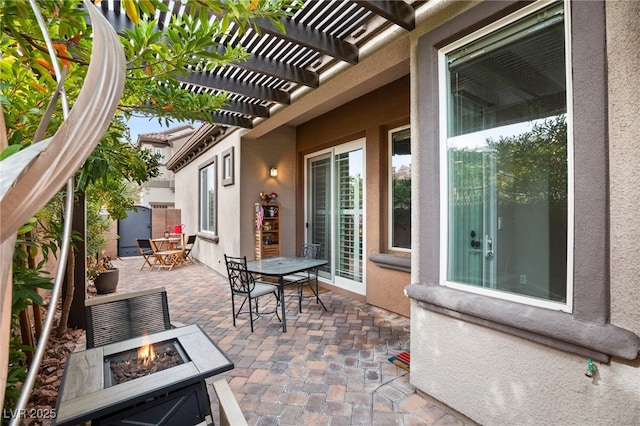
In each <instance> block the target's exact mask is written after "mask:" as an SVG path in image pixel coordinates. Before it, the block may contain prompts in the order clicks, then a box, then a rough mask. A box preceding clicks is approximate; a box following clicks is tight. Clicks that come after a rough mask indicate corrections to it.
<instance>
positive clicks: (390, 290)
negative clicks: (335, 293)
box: [297, 77, 410, 316]
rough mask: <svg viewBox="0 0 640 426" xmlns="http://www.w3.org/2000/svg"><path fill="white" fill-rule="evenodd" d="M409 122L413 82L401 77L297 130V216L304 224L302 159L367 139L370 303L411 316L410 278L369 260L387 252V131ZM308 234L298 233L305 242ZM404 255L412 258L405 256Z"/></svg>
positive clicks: (368, 297)
mask: <svg viewBox="0 0 640 426" xmlns="http://www.w3.org/2000/svg"><path fill="white" fill-rule="evenodd" d="M408 123H409V78H408V77H403V78H401V79H399V80H396V81H394V82H392V83H390V84H388V85H386V86H384V87H382V88H380V89H377V90H374V91H372V92H370V93H368V94H366V95H364V96H362V97H360V98H358V99H355V100H353V101H351V102H349V103H347V104H345V105H343V106H341V107H339V108H336V109H334V110H333V111H331V112H328V113H326V114H323V115H321V116H320V117H318V118H316V119H313V120H310V121H308V122H306V123H305V124H302V125H300V126H298V129H297V143H298V148H297V149H298V168H299V169H300V171H301V172H300V173H299V174H298V185H297V199H298V205H297V217H298V223H303V221H304V216H303V214H304V205H303V201H304V188H303V181H302V179H303V178H304V176H303V172H302V171H303V170H304V155H306V154H309V153H313V152H315V151H319V150H322V149H326V148H328V147H331V146H336V145H339V144H341V143H346V142H350V141H353V140H356V139H358V138H362V137H364V138H365V140H366V142H365V161H366V165H365V174H366V194H365V200H366V219H365V223H366V229H365V238H366V239H365V254H364V260H365V261H366V266H365V272H366V273H365V284H366V297H365V300H366V302H367V303H370V304H372V305H375V306H379V307H382V308H385V309H388V310H390V311H393V312H396V313H399V314H401V315H404V316H409V312H410V304H409V300H408V299H407V298H406V297H405V296H404V293H403V289H404V287H405V286H406V285H407V284H409V277H410V274H409V273H406V272H400V271H397V270H391V269H384V268H381V267H379V266H377V265H376V264H375V263H373V262H370V261H368V258H369V256H371V255H372V254H375V253H384V252H388V250H387V248H386V246H387V244H386V238H385V237H386V235H387V228H386V223H387V221H386V220H385V217H386V215H387V213H386V205H387V204H386V197H387V196H388V180H387V179H388V178H387V176H388V172H387V169H388V156H387V149H388V148H387V145H386V138H387V132H388V130H390V129H393V128H395V127H400V126H403V125H407V124H408ZM303 231H304V229H303V228H302V227H301V226H299V227H298V228H297V240H298V241H299V244H301V243H302V239H303V235H304V234H303ZM404 255H408V254H406V253H404Z"/></svg>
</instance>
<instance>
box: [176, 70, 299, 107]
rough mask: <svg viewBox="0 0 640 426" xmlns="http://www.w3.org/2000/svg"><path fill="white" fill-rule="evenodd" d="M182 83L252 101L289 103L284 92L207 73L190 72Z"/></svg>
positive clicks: (182, 79) (288, 98) (182, 78)
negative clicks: (222, 91)
mask: <svg viewBox="0 0 640 426" xmlns="http://www.w3.org/2000/svg"><path fill="white" fill-rule="evenodd" d="M179 80H180V81H181V82H183V83H188V84H195V85H197V86H202V87H205V88H209V89H217V90H224V91H227V92H231V93H237V94H239V95H244V96H249V97H251V98H254V99H262V100H265V101H271V102H277V103H280V104H287V105H288V104H289V103H290V102H291V99H290V96H289V93H287V92H285V91H284V90H278V89H271V88H269V87H263V86H259V85H256V84H251V83H250V82H242V81H238V80H236V79H232V78H227V77H221V76H219V75H215V74H210V73H207V72H202V71H198V72H192V73H190V74H189V75H187V76H183V77H180V78H179Z"/></svg>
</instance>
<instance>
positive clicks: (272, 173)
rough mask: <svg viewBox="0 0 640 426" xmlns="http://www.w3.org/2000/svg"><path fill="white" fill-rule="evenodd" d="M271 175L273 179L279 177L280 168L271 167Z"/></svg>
mask: <svg viewBox="0 0 640 426" xmlns="http://www.w3.org/2000/svg"><path fill="white" fill-rule="evenodd" d="M269 174H270V175H271V177H276V176H278V168H277V167H273V166H272V167H271V168H270V169H269Z"/></svg>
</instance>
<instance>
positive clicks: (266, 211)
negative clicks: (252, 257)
mask: <svg viewBox="0 0 640 426" xmlns="http://www.w3.org/2000/svg"><path fill="white" fill-rule="evenodd" d="M261 211H262V215H261V214H260V212H261ZM260 216H262V218H261V217H260ZM254 219H255V231H256V241H255V249H256V259H264V258H265V257H273V256H280V204H279V203H277V202H260V203H255V214H254Z"/></svg>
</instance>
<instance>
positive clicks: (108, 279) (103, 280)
mask: <svg viewBox="0 0 640 426" xmlns="http://www.w3.org/2000/svg"><path fill="white" fill-rule="evenodd" d="M119 276H120V270H119V269H118V268H112V269H107V270H106V271H104V272H100V275H98V276H97V277H96V279H95V281H94V282H93V284H94V285H95V286H96V291H97V292H98V294H106V293H113V292H114V291H116V287H117V286H118V278H119Z"/></svg>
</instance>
